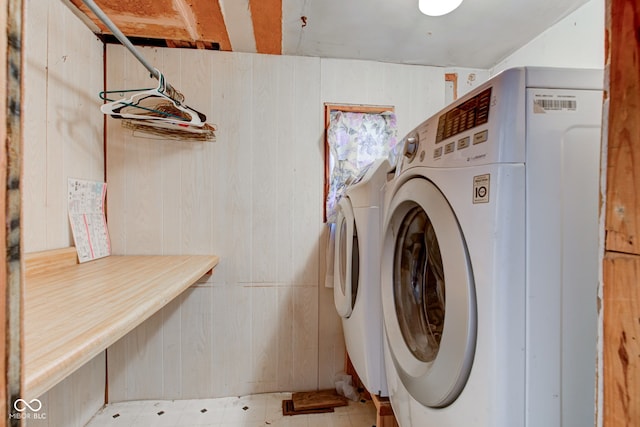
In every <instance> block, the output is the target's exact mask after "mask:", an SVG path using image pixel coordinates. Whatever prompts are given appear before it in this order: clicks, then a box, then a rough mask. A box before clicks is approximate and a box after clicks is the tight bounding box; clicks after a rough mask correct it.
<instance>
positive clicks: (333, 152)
mask: <svg viewBox="0 0 640 427" xmlns="http://www.w3.org/2000/svg"><path fill="white" fill-rule="evenodd" d="M397 144H398V138H397V125H396V116H395V113H394V108H393V107H389V106H367V105H336V104H325V145H324V154H325V157H324V158H325V164H324V183H325V184H324V200H325V204H324V206H325V208H324V220H325V222H333V221H334V220H335V207H336V205H337V202H338V201H339V200H340V197H341V196H342V193H343V191H344V189H345V187H346V186H347V185H348V184H349V183H350V182H353V181H354V180H357V179H358V178H359V176H361V174H362V173H363V172H365V171H366V168H367V167H368V166H369V165H370V164H371V163H373V162H374V161H375V160H377V159H379V158H389V159H390V161H392V162H393V161H395V154H396V151H395V150H396V148H397Z"/></svg>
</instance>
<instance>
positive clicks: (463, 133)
mask: <svg viewBox="0 0 640 427" xmlns="http://www.w3.org/2000/svg"><path fill="white" fill-rule="evenodd" d="M602 79H603V74H602V72H601V71H597V70H561V69H540V68H519V69H511V70H507V71H505V72H503V73H501V74H499V75H497V76H496V77H494V78H493V79H491V80H489V81H488V82H486V83H484V84H483V85H481V86H479V87H478V88H477V89H475V90H474V91H472V92H470V93H469V94H467V95H465V96H464V97H463V98H461V99H460V100H458V101H456V102H455V103H453V104H452V105H450V106H449V107H447V108H445V109H443V110H442V111H441V112H439V113H438V114H436V115H435V116H433V117H432V118H430V119H428V120H426V121H425V122H423V123H422V124H421V125H419V126H418V127H417V128H416V129H414V130H413V131H412V132H410V133H409V134H408V135H407V136H406V137H405V139H404V157H403V158H402V159H401V163H400V164H399V165H398V169H397V174H396V177H395V178H394V180H393V181H392V182H391V183H390V184H389V185H388V187H387V193H386V195H385V208H384V209H385V218H384V220H383V234H382V239H383V240H382V259H381V290H382V305H383V312H384V326H385V340H384V349H385V360H386V372H387V380H388V388H389V395H390V398H391V403H392V405H393V408H394V412H395V414H396V417H397V418H398V421H399V424H400V426H401V427H422V426H438V427H454V426H455V427H461V426H464V427H466V426H474V427H542V426H544V427H561V426H562V427H583V426H588V425H594V411H595V406H594V405H595V398H594V389H595V369H596V335H597V304H596V301H597V291H596V290H597V283H598V255H597V248H598V194H599V193H598V182H599V157H600V121H601V106H602V90H601V87H602Z"/></svg>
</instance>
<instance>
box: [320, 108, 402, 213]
mask: <svg viewBox="0 0 640 427" xmlns="http://www.w3.org/2000/svg"><path fill="white" fill-rule="evenodd" d="M332 111H342V112H346V113H365V114H382V113H386V112H389V111H390V112H392V113H395V107H394V106H393V105H366V104H337V103H330V102H325V103H324V189H323V194H322V221H323V222H324V223H325V224H326V222H327V196H328V195H329V179H330V171H329V157H330V152H329V124H330V122H331V112H332Z"/></svg>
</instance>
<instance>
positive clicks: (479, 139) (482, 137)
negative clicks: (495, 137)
mask: <svg viewBox="0 0 640 427" xmlns="http://www.w3.org/2000/svg"><path fill="white" fill-rule="evenodd" d="M488 139H489V130H488V129H487V130H483V131H482V132H478V133H476V134H474V135H473V145H476V144H481V143H483V142H486V141H487V140H488Z"/></svg>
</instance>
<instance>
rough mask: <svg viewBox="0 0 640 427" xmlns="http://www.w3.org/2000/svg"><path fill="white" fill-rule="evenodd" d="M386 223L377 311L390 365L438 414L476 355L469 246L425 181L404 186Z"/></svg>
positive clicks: (462, 383)
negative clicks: (381, 315) (380, 312)
mask: <svg viewBox="0 0 640 427" xmlns="http://www.w3.org/2000/svg"><path fill="white" fill-rule="evenodd" d="M386 218H387V219H386V221H385V227H384V230H385V232H384V240H383V254H382V271H381V274H382V277H381V279H382V305H383V311H384V321H385V332H386V335H387V340H388V343H389V347H390V350H391V355H392V359H393V362H394V364H395V367H396V370H397V372H398V375H399V377H400V380H401V381H402V383H403V384H404V386H405V387H406V388H407V390H408V391H409V393H410V394H411V395H412V396H413V398H415V399H416V400H417V401H419V402H420V403H422V404H423V405H425V406H429V407H434V408H441V407H444V406H447V405H450V404H451V403H452V402H453V401H455V400H456V398H457V397H458V396H459V395H460V393H461V392H462V389H463V388H464V386H465V384H466V382H467V379H468V377H469V373H470V371H471V365H472V363H473V357H474V353H475V343H476V322H477V316H476V298H475V286H474V282H473V274H472V270H471V264H470V261H469V256H468V253H467V245H466V243H465V239H464V236H463V234H462V231H461V230H460V226H459V225H458V221H457V219H456V216H455V214H454V212H453V210H452V209H451V207H450V205H449V203H448V202H447V200H446V198H445V197H444V196H443V194H442V193H441V192H440V191H439V190H438V188H437V187H436V186H435V185H434V184H433V183H432V182H431V181H428V180H427V179H423V178H414V179H411V180H409V181H407V182H406V183H405V184H403V185H402V186H401V187H400V188H399V190H398V192H397V193H396V194H395V195H394V196H393V198H392V199H391V202H390V204H389V207H388V210H387V216H386ZM480 226H481V225H480Z"/></svg>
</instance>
